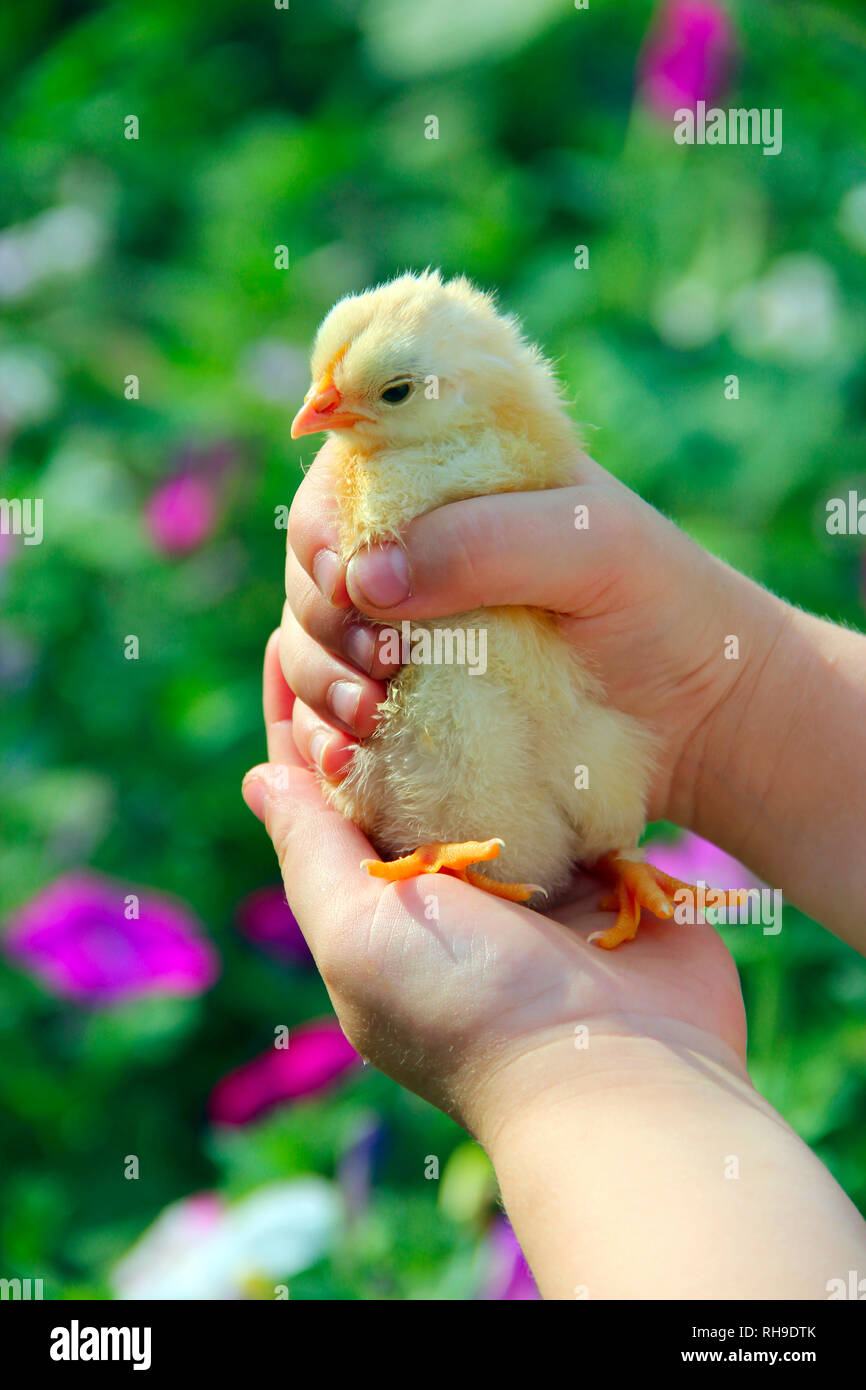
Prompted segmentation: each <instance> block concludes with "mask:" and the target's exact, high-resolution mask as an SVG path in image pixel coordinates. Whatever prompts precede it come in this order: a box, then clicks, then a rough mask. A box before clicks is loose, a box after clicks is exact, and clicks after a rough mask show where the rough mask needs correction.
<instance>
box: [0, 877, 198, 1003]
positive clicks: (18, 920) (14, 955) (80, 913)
mask: <svg viewBox="0 0 866 1390" xmlns="http://www.w3.org/2000/svg"><path fill="white" fill-rule="evenodd" d="M2 947H3V950H4V951H5V953H6V955H8V956H9V957H10V959H11V960H13V961H14V962H15V963H16V964H18V965H20V966H21V967H22V968H23V969H25V970H27V971H29V972H30V974H32V975H34V976H35V977H36V978H37V979H38V980H39V981H40V982H41V984H43V985H44V987H45V988H46V989H47V990H49V991H50V992H51V993H52V994H56V995H59V996H60V997H61V998H65V999H72V1000H74V1001H75V1002H76V1003H79V1004H85V1005H93V1006H95V1005H110V1004H117V1003H121V1002H123V1001H124V1000H127V999H136V998H140V997H141V996H143V995H153V994H170V995H196V994H201V993H202V992H203V991H204V990H206V989H209V988H210V986H211V985H212V984H213V982H214V980H215V979H216V977H217V975H218V973H219V961H218V957H217V955H216V952H215V951H214V948H213V947H212V945H211V944H210V942H209V941H208V940H207V938H206V937H205V936H203V934H202V931H201V926H200V923H199V922H198V921H197V919H196V918H195V917H194V916H193V915H192V913H191V912H190V911H189V909H188V908H187V907H186V906H185V905H184V904H182V903H180V902H176V901H175V900H173V899H171V898H167V897H163V896H162V895H160V894H156V893H151V892H150V891H146V892H143V893H132V892H131V891H130V890H129V888H128V887H127V885H125V884H120V883H116V882H113V881H112V880H111V879H107V878H102V877H98V876H97V875H95V874H87V873H81V874H70V875H68V876H66V877H64V878H61V879H57V880H56V881H55V882H54V883H52V884H51V885H50V886H49V887H48V888H46V889H44V890H43V892H42V893H40V894H39V895H38V896H37V897H35V898H33V899H32V900H31V901H30V902H29V903H26V904H25V906H24V907H22V908H20V909H19V910H18V912H17V913H16V914H15V915H14V916H13V918H12V920H11V922H10V924H9V927H8V930H7V932H6V934H5V936H4V937H3V940H2Z"/></svg>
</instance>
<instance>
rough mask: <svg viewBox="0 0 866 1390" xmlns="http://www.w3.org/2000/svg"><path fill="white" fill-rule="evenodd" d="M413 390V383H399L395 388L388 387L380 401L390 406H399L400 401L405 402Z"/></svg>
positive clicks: (396, 383)
mask: <svg viewBox="0 0 866 1390" xmlns="http://www.w3.org/2000/svg"><path fill="white" fill-rule="evenodd" d="M411 389H412V386H411V382H408V381H398V382H395V383H394V385H393V386H386V387H385V390H384V391H383V392H382V395H381V397H380V399H381V400H383V401H387V402H388V404H389V405H399V403H400V401H405V399H406V397H407V396H408V394H409V392H410V390H411Z"/></svg>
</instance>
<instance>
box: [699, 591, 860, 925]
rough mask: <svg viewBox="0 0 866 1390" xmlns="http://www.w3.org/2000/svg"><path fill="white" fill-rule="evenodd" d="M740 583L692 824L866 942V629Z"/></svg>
mask: <svg viewBox="0 0 866 1390" xmlns="http://www.w3.org/2000/svg"><path fill="white" fill-rule="evenodd" d="M740 584H741V585H744V586H747V588H746V589H743V588H742V587H738V589H737V593H736V598H737V600H738V601H740V604H741V607H740V610H739V617H738V616H737V612H738V609H737V605H736V603H735V604H734V605H733V606H732V614H731V627H730V630H731V632H733V633H736V634H737V635H738V636H739V639H740V644H741V657H740V660H741V661H742V662H743V663H744V667H743V672H742V677H741V679H740V681H738V683H737V685H736V686H735V687H734V688H733V690H732V693H731V696H730V698H729V699H727V700H726V701H724V702H723V704H722V706H721V707H720V709H719V710H718V711H717V713H716V715H715V717H714V719H713V721H712V732H711V733H710V734H709V735H708V737H707V741H706V745H705V746H704V747H703V748H702V750H701V766H700V774H699V777H698V793H697V798H696V802H695V806H694V818H693V821H692V824H693V828H694V829H695V830H697V832H698V833H699V834H701V835H703V836H705V837H706V838H707V839H710V840H712V841H714V842H715V843H717V844H720V845H722V847H723V848H725V849H727V850H728V851H729V852H730V853H732V854H734V855H736V856H737V858H739V859H741V860H743V862H744V863H746V864H748V865H749V867H750V868H752V869H753V870H754V871H755V872H756V873H757V874H758V875H759V876H760V877H761V878H762V879H763V880H764V881H765V882H766V883H767V884H769V885H770V887H772V888H778V889H781V891H782V893H783V894H784V896H785V898H786V899H787V900H788V901H790V902H792V903H794V904H795V905H796V906H797V907H799V908H801V909H802V910H803V911H804V912H806V913H808V914H809V915H810V916H812V917H814V918H816V920H817V921H819V922H822V923H823V924H824V925H825V926H827V927H829V928H830V930H832V931H834V932H836V933H837V935H839V936H841V937H842V938H843V939H845V940H847V941H849V942H850V943H851V944H852V945H853V946H855V947H857V949H859V950H861V951H866V909H864V903H866V854H864V846H866V794H864V790H863V789H864V785H866V719H864V709H866V638H864V637H863V636H861V635H860V634H858V633H853V632H849V631H847V630H845V629H844V628H839V627H836V626H834V625H833V624H831V623H827V622H824V621H822V620H821V619H818V618H815V617H812V616H811V615H809V614H806V613H802V612H800V611H799V610H798V609H795V608H792V607H791V606H790V605H788V604H785V603H783V602H782V601H781V600H779V599H777V598H775V597H774V596H773V595H771V594H767V593H766V592H765V591H763V590H757V589H756V586H753V585H751V584H750V582H749V581H747V580H741V581H740Z"/></svg>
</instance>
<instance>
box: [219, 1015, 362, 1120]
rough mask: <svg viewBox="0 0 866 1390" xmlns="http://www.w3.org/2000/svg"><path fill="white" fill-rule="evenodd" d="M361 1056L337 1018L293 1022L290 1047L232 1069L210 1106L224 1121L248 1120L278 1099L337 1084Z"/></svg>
mask: <svg viewBox="0 0 866 1390" xmlns="http://www.w3.org/2000/svg"><path fill="white" fill-rule="evenodd" d="M360 1060H361V1059H360V1057H359V1056H358V1054H357V1052H356V1051H355V1049H354V1047H352V1045H351V1043H349V1042H347V1040H346V1038H345V1037H344V1035H343V1032H342V1029H341V1028H340V1025H339V1023H338V1022H337V1020H336V1019H335V1018H333V1019H322V1020H320V1021H319V1022H317V1023H306V1024H303V1025H302V1026H301V1027H300V1028H293V1029H292V1030H291V1033H290V1034H289V1039H288V1046H287V1047H276V1046H275V1047H270V1048H268V1050H267V1052H263V1053H262V1054H261V1056H259V1057H254V1058H253V1059H252V1061H251V1062H245V1063H244V1064H243V1066H240V1067H237V1068H236V1069H235V1071H230V1072H229V1073H228V1075H227V1076H224V1077H223V1078H222V1080H221V1081H219V1082H217V1084H216V1086H215V1087H214V1089H213V1091H212V1092H211V1096H210V1101H209V1104H208V1110H209V1113H210V1117H211V1119H212V1120H213V1121H214V1122H215V1123H216V1124H221V1125H245V1124H249V1122H250V1120H254V1119H255V1118H256V1116H257V1115H261V1114H262V1113H263V1112H264V1111H266V1110H271V1109H272V1108H273V1107H274V1106H275V1105H282V1104H285V1103H286V1102H287V1101H292V1100H300V1099H301V1097H303V1096H311V1095H315V1094H316V1093H317V1092H318V1091H323V1090H326V1089H327V1088H328V1087H330V1086H332V1085H333V1083H334V1082H335V1081H336V1080H337V1078H338V1077H339V1076H342V1074H343V1072H345V1071H347V1070H348V1069H349V1068H350V1067H354V1066H357V1064H358V1063H359V1062H360Z"/></svg>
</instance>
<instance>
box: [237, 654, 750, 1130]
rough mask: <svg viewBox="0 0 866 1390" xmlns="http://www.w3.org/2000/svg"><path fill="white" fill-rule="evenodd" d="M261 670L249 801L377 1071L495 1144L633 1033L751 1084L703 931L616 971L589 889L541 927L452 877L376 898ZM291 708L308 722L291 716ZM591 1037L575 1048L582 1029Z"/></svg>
mask: <svg viewBox="0 0 866 1390" xmlns="http://www.w3.org/2000/svg"><path fill="white" fill-rule="evenodd" d="M277 636H278V634H276V633H274V634H273V636H272V638H271V640H270V642H269V643H268V647H267V652H266V656H265V676H264V706H265V724H266V729H267V736H268V758H269V762H268V763H267V764H264V765H263V766H262V767H260V768H258V769H253V771H252V772H250V773H249V774H248V775H247V778H246V780H245V783H244V796H245V798H246V800H247V803H248V805H249V806H250V808H251V809H252V810H253V811H254V812H255V814H256V815H258V816H259V818H260V819H263V820H264V821H265V824H266V826H267V830H268V833H269V834H270V836H271V838H272V840H273V842H274V847H275V849H276V852H277V856H278V859H279V862H280V867H281V869H282V873H283V878H284V880H285V884H286V893H287V896H288V898H289V901H290V903H291V906H292V910H293V911H294V913H295V915H296V917H297V919H298V921H299V924H300V926H301V929H302V930H303V932H304V934H305V936H306V937H307V939H308V941H309V944H310V948H311V950H312V952H313V955H314V956H315V958H316V963H317V964H318V966H319V969H320V971H321V973H322V975H323V977H324V980H325V983H326V985H327V986H328V990H329V993H330V994H331V998H332V1000H333V1003H334V1007H335V1009H336V1011H337V1014H338V1017H339V1018H340V1022H341V1023H342V1025H343V1028H344V1031H345V1032H346V1034H347V1036H348V1037H349V1038H350V1040H351V1041H352V1042H353V1043H354V1045H355V1046H356V1047H357V1049H358V1051H359V1052H360V1053H361V1054H362V1056H364V1057H365V1058H368V1059H369V1060H370V1061H372V1062H373V1063H374V1064H375V1065H376V1066H377V1067H378V1068H379V1069H380V1070H382V1071H385V1072H387V1073H388V1074H389V1075H390V1076H393V1077H394V1078H395V1079H396V1080H398V1081H400V1082H401V1083H402V1084H403V1085H404V1086H407V1087H409V1088H410V1089H411V1090H413V1091H416V1092H418V1094H419V1095H422V1096H424V1097H425V1098H426V1099H428V1100H431V1101H432V1102H433V1103H434V1104H436V1105H438V1106H440V1107H441V1108H442V1109H444V1110H447V1111H448V1112H449V1113H452V1114H455V1115H457V1116H458V1117H459V1118H460V1119H461V1120H462V1121H463V1122H464V1123H465V1124H466V1125H467V1127H468V1128H470V1129H472V1130H474V1131H475V1132H476V1133H480V1134H483V1135H485V1136H486V1135H488V1134H489V1133H490V1131H491V1128H492V1127H493V1126H494V1125H497V1124H499V1123H500V1121H501V1120H502V1119H503V1118H504V1112H506V1111H508V1110H510V1109H512V1108H513V1106H514V1104H515V1103H517V1101H518V1098H519V1097H520V1096H521V1094H523V1095H525V1096H529V1095H530V1094H531V1097H532V1099H533V1101H535V1100H536V1099H537V1093H538V1092H543V1091H546V1090H548V1089H553V1088H555V1087H556V1086H557V1085H559V1084H560V1083H561V1082H562V1081H563V1080H565V1081H566V1082H570V1081H571V1080H573V1079H574V1076H575V1068H576V1067H577V1071H578V1073H579V1070H580V1065H581V1063H582V1062H583V1060H584V1059H585V1058H586V1056H587V1055H588V1054H587V1052H586V1051H584V1050H583V1048H584V1046H585V1045H587V1044H588V1045H589V1050H590V1051H591V1050H592V1046H598V1039H599V1038H600V1037H607V1036H608V1035H610V1036H611V1037H613V1038H616V1037H617V1036H623V1037H626V1036H630V1035H631V1034H633V1032H634V1031H635V1030H634V1027H633V1024H632V1020H633V1019H634V1018H635V1017H637V1018H638V1019H639V1031H640V1032H642V1033H644V1032H645V1033H648V1034H649V1035H650V1036H652V1037H656V1038H660V1039H672V1040H674V1041H679V1039H680V1038H681V1036H682V1035H683V1033H686V1034H688V1036H689V1038H690V1039H691V1045H692V1046H693V1047H696V1048H697V1049H698V1050H700V1051H702V1052H705V1053H706V1054H707V1055H711V1056H713V1057H714V1058H715V1059H716V1060H718V1061H720V1062H722V1063H723V1064H724V1066H725V1067H726V1068H728V1069H730V1070H731V1071H733V1072H737V1073H739V1075H741V1076H744V1075H745V1063H744V1058H745V1036H746V1030H745V1018H744V1015H743V1003H742V996H741V994H740V988H739V982H738V979H737V972H736V969H735V967H734V964H733V961H732V960H731V957H730V955H729V953H728V951H727V949H726V948H725V947H724V946H723V944H722V942H721V940H720V938H719V937H718V936H717V935H716V933H715V932H714V931H713V930H712V929H711V928H710V927H707V926H693V927H685V926H676V925H674V924H673V923H671V922H658V923H656V922H654V923H653V925H652V927H651V928H648V929H647V930H646V931H645V932H641V933H640V935H639V936H638V938H637V940H636V941H635V942H633V943H630V944H629V946H628V948H627V949H623V950H621V951H618V952H616V953H615V954H614V955H610V954H608V953H606V952H602V951H599V950H598V948H597V947H594V946H589V945H587V942H586V938H587V937H588V936H589V934H590V932H592V931H598V930H603V929H604V928H605V927H607V926H609V925H610V916H609V914H606V913H602V912H599V911H598V906H597V905H598V900H599V896H600V893H601V891H602V885H601V884H599V883H598V882H597V881H595V880H588V879H583V880H582V881H581V882H580V883H576V885H575V894H574V897H573V899H572V901H571V902H570V903H569V904H568V905H567V906H564V907H562V908H559V909H557V910H556V911H553V912H552V913H551V914H550V916H549V917H544V916H542V915H541V914H540V913H536V912H532V911H530V910H529V909H528V908H524V907H519V906H516V905H515V904H513V903H507V902H504V901H503V900H502V899H501V898H495V897H492V896H491V895H490V894H487V893H479V892H478V891H477V890H476V889H474V888H472V887H470V886H469V885H468V884H466V883H462V882H460V880H458V879H456V878H452V877H449V876H448V875H446V874H437V875H429V874H428V875H425V876H423V877H420V878H417V879H411V880H408V881H407V882H405V883H400V884H388V885H383V884H382V882H381V880H379V879H375V878H371V877H370V875H369V874H368V873H366V871H365V870H364V869H362V868H361V861H362V859H366V858H370V857H375V851H374V849H373V848H372V846H371V845H370V843H369V841H368V840H367V839H366V837H365V836H364V835H363V834H362V832H361V831H360V830H359V829H358V828H357V826H355V825H353V824H351V822H349V821H347V820H345V819H344V817H343V816H342V815H341V814H340V813H339V812H337V811H335V810H330V809H328V808H327V807H326V806H325V803H324V802H323V799H322V795H321V791H320V788H319V783H318V780H317V778H316V776H315V775H314V774H313V773H312V772H311V771H310V770H309V769H308V768H307V767H305V766H304V764H303V760H302V759H301V757H300V755H299V754H298V751H297V748H296V746H295V738H294V737H293V731H292V703H293V702H292V695H291V691H290V690H289V689H288V688H287V686H286V684H285V681H284V679H283V675H282V672H281V670H280V666H279V660H278V656H277ZM294 708H295V710H297V708H298V706H297V704H295V706H294ZM579 1025H580V1026H581V1027H583V1028H586V1029H588V1032H589V1034H591V1035H593V1037H592V1038H590V1037H589V1036H587V1037H586V1038H583V1037H582V1036H581V1035H576V1030H577V1029H578V1026H579Z"/></svg>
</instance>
